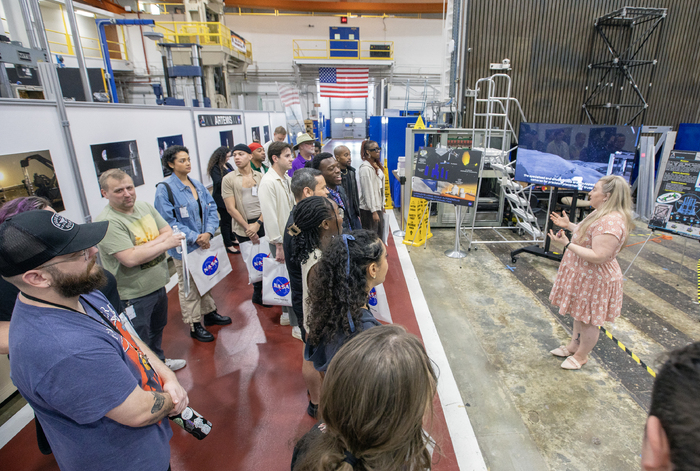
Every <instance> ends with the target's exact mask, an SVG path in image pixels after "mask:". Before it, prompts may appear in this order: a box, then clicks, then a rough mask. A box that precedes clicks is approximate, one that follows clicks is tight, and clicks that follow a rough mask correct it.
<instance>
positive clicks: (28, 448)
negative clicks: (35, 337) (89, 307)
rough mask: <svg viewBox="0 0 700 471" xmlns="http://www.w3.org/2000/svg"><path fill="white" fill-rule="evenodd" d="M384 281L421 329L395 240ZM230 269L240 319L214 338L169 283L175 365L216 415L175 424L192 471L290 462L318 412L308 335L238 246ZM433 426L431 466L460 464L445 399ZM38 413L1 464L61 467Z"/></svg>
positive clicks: (402, 316) (167, 340) (199, 405)
mask: <svg viewBox="0 0 700 471" xmlns="http://www.w3.org/2000/svg"><path fill="white" fill-rule="evenodd" d="M388 251H389V264H390V266H389V273H388V275H387V281H386V282H385V287H386V293H387V297H388V301H389V306H390V308H391V313H392V317H393V319H394V322H395V323H397V324H401V325H404V326H405V327H406V328H407V329H408V330H409V331H410V332H412V333H414V334H416V335H419V336H420V333H419V331H418V325H417V323H416V319H415V316H414V313H413V306H412V304H411V301H410V296H409V293H408V289H407V287H406V283H405V281H404V277H403V273H402V270H401V266H400V264H399V261H398V256H397V253H396V248H395V247H394V245H393V243H392V242H390V243H389V247H388ZM229 258H230V260H231V264H232V266H233V272H232V273H231V274H230V275H229V276H228V277H227V278H226V279H225V280H224V281H223V282H221V283H220V284H219V285H218V286H217V287H216V288H214V290H213V296H214V299H215V300H216V302H217V305H218V310H219V313H220V314H222V315H227V316H231V318H232V319H233V324H232V325H229V326H224V327H211V328H210V330H211V332H212V333H214V335H215V336H216V337H217V339H216V341H215V342H211V343H200V342H196V341H194V340H192V339H191V338H190V337H189V335H188V330H187V329H186V327H185V325H184V324H183V323H182V321H181V317H180V306H179V303H178V300H177V288H175V289H173V290H172V291H171V292H170V293H169V300H170V313H169V317H170V318H169V323H168V327H167V328H166V329H165V334H164V339H163V346H164V350H165V353H166V355H167V356H168V357H170V358H185V359H187V362H188V365H187V367H186V368H184V369H182V370H180V371H178V372H177V376H178V378H179V380H180V382H181V383H182V385H183V386H184V387H185V389H187V391H188V393H189V397H190V405H191V406H192V407H193V408H194V409H195V410H197V411H198V412H199V413H200V414H202V415H203V416H204V417H206V418H207V419H209V420H210V421H211V422H212V423H213V428H212V431H211V433H210V434H209V436H208V437H207V438H205V439H204V440H203V441H199V440H196V439H195V438H194V437H192V436H190V435H189V434H187V433H186V432H184V431H183V430H180V429H178V428H177V426H173V432H174V435H173V439H172V441H171V448H172V458H171V463H172V469H173V471H185V470H187V471H193V470H204V469H206V470H210V471H216V470H219V469H227V470H240V471H243V470H288V469H289V464H290V460H291V455H292V448H293V445H294V442H295V441H296V439H298V438H299V437H301V436H302V435H303V434H304V433H305V432H306V431H307V430H308V429H310V428H311V427H312V426H313V424H314V421H313V419H311V418H310V417H309V416H308V415H306V406H307V404H308V401H307V396H306V387H305V386H304V382H303V379H302V376H301V354H302V343H301V342H300V341H299V340H296V339H294V338H293V337H292V336H291V327H289V326H280V325H279V316H280V313H281V309H280V308H279V307H274V308H268V309H265V308H262V307H259V306H256V305H254V304H252V302H251V301H250V299H251V296H252V292H253V289H252V286H249V285H248V283H247V281H248V280H247V274H246V270H245V267H244V265H243V263H242V261H241V257H240V255H230V256H229ZM434 409H435V417H434V421H433V429H432V430H431V435H432V436H433V438H435V439H436V441H437V443H438V449H437V450H436V453H435V454H434V457H433V461H434V467H433V469H435V470H438V471H452V470H457V469H458V467H457V463H456V460H455V456H454V450H453V448H452V442H451V441H450V438H449V433H448V431H447V428H446V425H445V419H444V417H443V415H442V409H441V407H440V404H439V401H438V400H437V398H436V401H435V407H434ZM35 433H36V431H35V429H34V424H33V422H32V423H30V424H29V425H28V426H27V427H25V428H24V429H23V430H22V431H21V432H20V433H19V434H18V435H17V436H16V437H15V438H14V439H13V440H12V441H10V442H9V443H8V444H7V445H6V446H5V447H3V448H2V449H1V450H0V463H2V469H3V470H4V471H14V470H23V471H40V470H42V471H43V470H57V469H58V466H57V465H56V462H55V461H54V459H53V457H52V456H48V457H47V456H43V455H41V453H40V452H39V450H38V448H37V446H36V439H35Z"/></svg>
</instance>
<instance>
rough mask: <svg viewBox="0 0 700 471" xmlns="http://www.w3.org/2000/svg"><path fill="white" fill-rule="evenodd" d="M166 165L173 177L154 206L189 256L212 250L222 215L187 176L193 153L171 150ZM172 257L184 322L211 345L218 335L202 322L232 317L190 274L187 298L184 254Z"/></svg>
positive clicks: (160, 187)
mask: <svg viewBox="0 0 700 471" xmlns="http://www.w3.org/2000/svg"><path fill="white" fill-rule="evenodd" d="M163 165H164V166H167V167H169V168H170V169H171V170H172V171H173V174H172V175H170V176H169V177H168V178H166V179H165V180H164V181H163V183H159V184H158V188H157V189H156V200H155V203H154V206H155V207H156V209H157V210H158V212H159V213H160V214H161V216H163V219H165V220H166V221H167V222H168V224H169V225H170V226H177V228H178V230H180V231H181V232H182V233H184V234H185V238H186V240H187V253H191V252H193V251H195V250H197V249H198V248H200V247H201V248H203V249H208V248H209V241H210V240H211V238H212V237H213V236H214V233H215V232H216V229H217V227H219V216H218V215H217V210H216V202H215V201H214V198H213V197H212V196H211V194H209V191H207V189H206V188H205V187H204V185H202V184H201V183H200V182H198V181H197V180H195V179H193V178H190V177H188V176H187V175H188V174H189V173H190V171H191V170H192V164H191V162H190V154H189V151H188V150H187V148H186V147H183V146H171V147H168V148H167V149H166V150H165V152H164V153H163ZM168 190H170V191H168ZM171 194H172V197H171ZM173 203H174V204H173ZM168 254H169V255H170V256H171V257H173V261H174V262H175V270H176V271H177V276H178V286H179V288H180V289H179V291H180V293H179V294H180V310H181V311H182V320H183V322H184V323H185V324H188V325H189V326H190V336H191V337H192V338H193V339H196V340H199V341H200V342H211V341H212V340H214V336H213V335H212V334H211V333H210V332H209V331H207V330H206V329H205V328H204V326H203V325H202V319H203V320H204V324H205V325H214V324H216V325H227V324H230V323H231V318H229V317H224V316H220V315H219V314H218V313H217V312H216V304H215V303H214V298H212V296H211V292H207V293H205V294H204V295H201V294H200V293H199V291H198V290H197V285H195V283H194V280H193V279H192V275H190V274H189V273H188V274H187V276H189V277H190V294H189V295H188V296H187V297H185V293H184V278H183V276H184V275H183V272H182V255H181V254H179V253H177V250H176V249H170V250H168Z"/></svg>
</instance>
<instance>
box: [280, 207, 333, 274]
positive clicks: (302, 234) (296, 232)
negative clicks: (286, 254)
mask: <svg viewBox="0 0 700 471" xmlns="http://www.w3.org/2000/svg"><path fill="white" fill-rule="evenodd" d="M292 215H293V216H292V217H293V219H294V224H293V225H292V226H291V227H290V228H289V234H290V235H292V236H293V237H292V253H291V255H290V260H291V261H292V262H293V263H299V264H303V263H306V261H307V260H308V259H309V255H311V253H312V252H313V251H314V250H315V249H317V248H319V247H320V246H321V230H320V226H321V223H322V222H323V221H325V220H326V219H331V218H333V217H335V208H333V203H332V202H331V201H330V200H329V199H328V198H324V197H322V196H309V197H308V198H304V199H303V200H301V201H299V203H297V205H296V206H295V207H294V211H293V212H292ZM295 226H296V227H295Z"/></svg>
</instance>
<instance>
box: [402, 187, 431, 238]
mask: <svg viewBox="0 0 700 471" xmlns="http://www.w3.org/2000/svg"><path fill="white" fill-rule="evenodd" d="M432 236H433V233H432V232H431V231H430V205H429V204H428V201H426V200H424V199H420V198H413V197H411V203H410V205H409V207H408V219H407V221H406V235H405V236H404V238H403V243H404V244H406V245H412V246H414V247H420V246H421V245H424V244H425V242H426V241H427V240H428V239H430V238H431V237H432Z"/></svg>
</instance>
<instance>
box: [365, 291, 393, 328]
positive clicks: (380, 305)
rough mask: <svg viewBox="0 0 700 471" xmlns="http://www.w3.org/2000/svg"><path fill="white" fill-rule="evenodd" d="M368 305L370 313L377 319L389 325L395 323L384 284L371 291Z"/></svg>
mask: <svg viewBox="0 0 700 471" xmlns="http://www.w3.org/2000/svg"><path fill="white" fill-rule="evenodd" d="M367 305H368V306H369V312H371V313H372V315H373V316H374V318H375V319H377V320H378V321H382V322H388V323H389V324H393V323H394V321H393V320H392V319H391V312H390V311H389V302H388V301H387V300H386V291H384V284H381V285H377V286H375V287H374V288H372V289H371V290H370V292H369V301H368V302H367Z"/></svg>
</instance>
